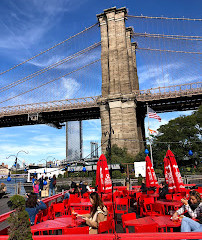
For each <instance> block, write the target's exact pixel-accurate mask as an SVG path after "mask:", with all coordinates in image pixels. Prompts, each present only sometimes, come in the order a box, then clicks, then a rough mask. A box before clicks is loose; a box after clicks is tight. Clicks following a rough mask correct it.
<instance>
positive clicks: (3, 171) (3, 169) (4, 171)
mask: <svg viewBox="0 0 202 240" xmlns="http://www.w3.org/2000/svg"><path fill="white" fill-rule="evenodd" d="M8 173H9V170H8V165H5V164H4V163H3V162H2V164H1V165H0V177H1V176H3V175H6V176H7V175H8Z"/></svg>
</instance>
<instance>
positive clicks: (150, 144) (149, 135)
mask: <svg viewBox="0 0 202 240" xmlns="http://www.w3.org/2000/svg"><path fill="white" fill-rule="evenodd" d="M147 117H148V133H149V147H150V155H151V163H152V166H154V163H153V155H152V145H151V138H150V131H149V106H148V103H147Z"/></svg>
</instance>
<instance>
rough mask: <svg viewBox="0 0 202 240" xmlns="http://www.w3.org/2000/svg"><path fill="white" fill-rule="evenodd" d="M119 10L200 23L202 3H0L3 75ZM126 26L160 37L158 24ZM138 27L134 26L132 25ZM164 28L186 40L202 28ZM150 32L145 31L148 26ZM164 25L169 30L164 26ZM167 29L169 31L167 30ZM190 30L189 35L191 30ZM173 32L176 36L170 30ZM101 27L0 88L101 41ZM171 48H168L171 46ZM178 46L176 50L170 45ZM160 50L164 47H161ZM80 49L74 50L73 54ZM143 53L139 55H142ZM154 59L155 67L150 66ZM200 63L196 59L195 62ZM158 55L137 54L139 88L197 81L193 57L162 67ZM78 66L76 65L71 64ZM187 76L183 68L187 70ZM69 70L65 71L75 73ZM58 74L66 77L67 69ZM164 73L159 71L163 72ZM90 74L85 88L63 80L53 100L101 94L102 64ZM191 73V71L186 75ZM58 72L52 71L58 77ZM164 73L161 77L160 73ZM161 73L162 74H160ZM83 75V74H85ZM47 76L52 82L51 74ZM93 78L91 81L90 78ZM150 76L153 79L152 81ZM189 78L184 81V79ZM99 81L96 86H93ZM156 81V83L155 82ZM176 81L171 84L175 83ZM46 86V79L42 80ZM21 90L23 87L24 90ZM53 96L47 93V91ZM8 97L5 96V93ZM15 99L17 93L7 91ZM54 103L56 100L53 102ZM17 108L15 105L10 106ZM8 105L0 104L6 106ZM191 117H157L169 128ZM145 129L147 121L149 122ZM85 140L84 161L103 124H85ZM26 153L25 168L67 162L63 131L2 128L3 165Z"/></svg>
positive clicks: (6, 78)
mask: <svg viewBox="0 0 202 240" xmlns="http://www.w3.org/2000/svg"><path fill="white" fill-rule="evenodd" d="M113 6H116V7H117V8H119V7H123V6H125V7H127V8H128V10H129V14H130V15H141V14H142V15H146V16H166V17H185V18H201V8H202V3H201V1H200V0H194V1H190V0H189V1H188V0H178V1H176V0H164V1H162V0H153V1H151V0H144V1H142V0H130V1H129V0H128V1H127V0H122V1H121V0H117V1H115V0H114V1H112V0H102V1H95V0H82V1H81V0H74V1H72V0H49V1H47V0H40V1H39V0H30V1H27V0H18V1H15V0H9V1H8V0H1V1H0V72H2V71H4V70H6V69H9V68H10V67H12V66H13V65H16V64H18V63H19V62H22V61H24V60H25V59H28V58H30V57H32V56H34V55H35V54H37V53H39V52H41V51H43V50H45V49H48V48H49V47H51V46H53V45H54V44H57V43H58V42H61V41H63V40H64V39H67V38H68V37H70V36H72V35H74V34H76V33H78V32H80V31H82V30H83V29H85V28H86V27H89V26H91V25H93V24H94V23H96V22H97V18H96V14H99V13H102V12H103V10H104V9H107V8H110V7H113ZM127 24H128V25H130V24H131V25H132V26H133V27H134V29H135V30H136V31H137V32H142V31H143V32H145V31H147V32H152V31H154V33H156V32H155V31H157V30H156V29H155V27H153V26H156V25H155V23H153V22H151V24H150V23H145V25H144V26H143V27H142V28H141V24H139V25H138V22H135V21H134V20H133V19H129V20H128V23H127ZM133 24H134V25H133ZM162 24H164V23H162V22H161V23H160V24H159V25H157V28H158V30H159V33H165V34H183V35H185V34H186V35H199V36H200V35H201V32H200V29H199V27H198V25H197V23H195V25H191V23H189V22H188V24H187V26H186V28H185V24H184V25H183V27H181V25H179V24H180V23H179V24H177V25H176V24H175V23H173V24H171V25H169V23H165V25H162ZM145 26H146V27H147V28H146V30H145V28H144V27H145ZM162 26H165V27H166V28H164V27H162ZM166 29H167V30H166ZM187 29H188V30H187ZM171 30H173V32H172V31H171ZM99 38H100V35H99V28H95V30H93V31H90V33H89V35H84V36H83V38H80V39H78V40H77V41H76V40H75V41H74V42H72V43H71V45H70V47H69V48H61V49H60V50H58V52H57V54H54V53H52V54H51V55H49V56H48V58H41V59H40V60H39V61H35V60H33V61H32V62H31V63H29V64H27V65H26V67H23V68H20V69H19V71H18V70H15V71H11V72H10V73H8V74H7V75H6V74H4V75H2V76H0V86H4V85H6V84H5V83H9V82H13V81H14V80H17V79H20V78H22V77H24V76H26V75H28V74H29V71H31V72H32V71H36V70H39V69H41V68H42V67H45V66H47V65H48V64H49V63H51V62H54V61H56V60H57V58H58V57H59V55H60V58H63V57H66V56H63V55H64V50H65V51H66V52H67V55H68V54H72V53H74V52H75V51H76V50H77V51H78V50H81V49H83V48H85V47H87V46H89V45H91V44H93V43H94V42H96V41H99V40H100V39H99ZM137 42H138V45H139V46H145V47H148V46H147V43H146V42H144V40H143V39H141V38H139V39H137ZM168 45H169V44H168ZM149 46H150V47H151V48H152V47H156V46H159V45H158V44H157V42H155V41H153V42H152V41H151V42H150V43H149ZM172 46H174V45H172ZM161 47H162V46H161ZM174 47H175V48H176V50H177V49H179V48H180V50H184V49H190V51H193V50H196V49H197V48H196V47H195V46H193V44H192V45H191V44H189V43H188V44H187V45H183V44H176V45H175V46H174ZM75 49H76V50H75ZM99 54H100V48H99V47H98V48H96V49H95V50H93V51H92V53H90V54H89V55H87V58H85V57H84V58H83V59H82V58H80V64H81V65H82V64H85V63H88V61H92V60H95V59H96V58H97V56H99ZM138 54H139V53H138ZM152 58H154V59H155V62H152ZM195 60H196V59H195V58H194V61H195ZM159 61H160V59H158V57H156V55H152V54H151V55H150V58H148V55H147V53H140V54H139V55H137V62H138V63H137V64H138V75H139V81H140V89H147V88H151V87H158V86H167V85H172V84H181V83H184V82H187V83H189V82H194V81H197V80H199V76H200V73H199V71H198V69H199V66H196V67H195V68H194V65H193V66H192V67H190V63H191V62H193V59H192V58H187V60H186V61H185V60H184V62H183V61H182V59H181V60H179V59H178V58H177V57H176V56H174V57H172V60H171V57H170V56H169V55H168V56H167V57H166V59H165V60H163V61H162V62H161V64H162V65H161V67H159V65H158V63H159ZM71 64H72V65H73V64H75V65H76V66H79V63H78V62H76V61H75V62H72V63H71ZM187 64H188V65H189V72H186V71H185V70H184V69H185V68H186V69H188V68H187V67H186V66H188V65H187ZM72 65H71V66H67V65H66V66H65V67H64V68H65V69H66V68H69V69H72ZM64 68H63V69H59V70H58V72H59V71H61V72H64V71H65V69H64ZM159 69H161V71H159ZM86 71H87V72H88V76H87V75H86V74H87V72H83V73H81V76H82V79H84V83H85V81H86V85H84V84H81V82H79V81H77V80H76V79H77V77H78V75H77V76H76V75H73V76H71V77H69V78H64V79H63V80H62V81H61V82H60V84H59V85H56V84H55V85H54V84H53V86H55V87H58V88H60V89H62V90H61V91H60V92H57V91H54V92H53V91H52V92H51V88H48V87H47V88H46V90H47V93H51V94H49V96H52V97H54V98H55V99H64V98H73V97H78V96H80V97H82V96H90V95H93V96H95V95H99V94H100V89H101V74H100V64H99V63H98V64H96V65H95V67H94V68H90V69H88V70H86ZM187 71H188V70H187ZM58 72H52V74H54V76H57V74H58ZM159 72H160V73H159ZM162 73H163V74H162ZM82 74H83V75H82ZM45 76H46V77H50V76H49V75H48V74H47V75H45ZM89 76H91V77H89ZM148 76H150V78H148ZM185 76H187V77H186V79H185ZM94 79H96V82H95V81H94ZM151 79H152V80H151ZM171 80H172V81H171ZM40 81H42V79H40ZM22 87H25V85H24V86H22ZM48 91H49V92H48ZM3 94H4V93H3ZM3 94H2V93H0V100H1V99H2V100H3V99H5V98H7V95H6V94H4V95H3ZM9 94H10V95H11V96H13V95H15V94H16V93H15V92H12V91H11V92H9ZM43 97H44V94H43V92H42V93H41V94H40V95H39V96H38V97H37V98H34V94H33V95H31V94H30V95H29V96H27V97H26V98H23V96H22V97H21V98H19V99H20V100H19V101H20V102H21V103H22V102H23V103H24V102H25V99H29V101H30V102H32V101H35V102H37V101H43V100H44V98H43ZM50 100H53V99H51V98H50ZM9 104H13V102H9V103H8V105H9ZM2 106H4V105H0V107H2ZM190 113H191V112H190V111H187V112H172V113H162V114H159V115H160V116H161V118H162V122H161V124H165V123H167V122H168V121H169V120H170V119H173V118H175V117H177V116H179V115H180V114H190ZM145 123H146V125H145V126H146V127H147V119H146V120H145ZM159 126H160V123H159V122H158V121H157V120H150V128H152V129H157V128H158V127H159ZM83 129H84V132H83V136H84V153H83V155H84V157H85V156H86V155H88V154H89V153H90V141H98V142H100V138H101V129H100V120H91V121H84V122H83ZM22 149H23V150H26V151H28V152H29V154H24V153H20V154H19V158H20V159H21V160H25V161H26V162H27V163H28V162H30V163H33V162H38V161H39V160H41V159H43V158H46V157H47V156H53V157H55V158H56V159H64V158H65V129H64V128H63V129H60V130H57V129H55V128H51V127H49V126H46V125H36V126H24V127H23V126H22V127H11V128H0V153H1V154H0V163H1V162H7V163H8V164H9V165H11V164H12V163H13V161H14V159H12V157H10V158H9V159H8V160H7V159H6V157H8V156H9V155H11V154H14V155H15V154H16V153H17V152H18V151H19V150H22Z"/></svg>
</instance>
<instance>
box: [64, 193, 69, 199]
mask: <svg viewBox="0 0 202 240" xmlns="http://www.w3.org/2000/svg"><path fill="white" fill-rule="evenodd" d="M69 198H70V193H69V192H66V193H65V195H64V200H65V199H69Z"/></svg>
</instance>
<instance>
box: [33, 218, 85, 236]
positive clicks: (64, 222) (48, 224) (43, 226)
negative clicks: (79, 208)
mask: <svg viewBox="0 0 202 240" xmlns="http://www.w3.org/2000/svg"><path fill="white" fill-rule="evenodd" d="M83 222H84V220H83V219H82V218H77V219H76V220H73V219H72V216H68V215H66V216H62V217H58V218H56V219H54V220H47V221H45V222H41V223H38V224H35V225H33V226H31V232H32V233H33V234H34V233H35V232H39V233H40V234H41V233H42V232H43V231H47V232H49V231H53V230H59V229H64V228H68V227H75V226H79V225H81V224H82V223H83Z"/></svg>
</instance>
